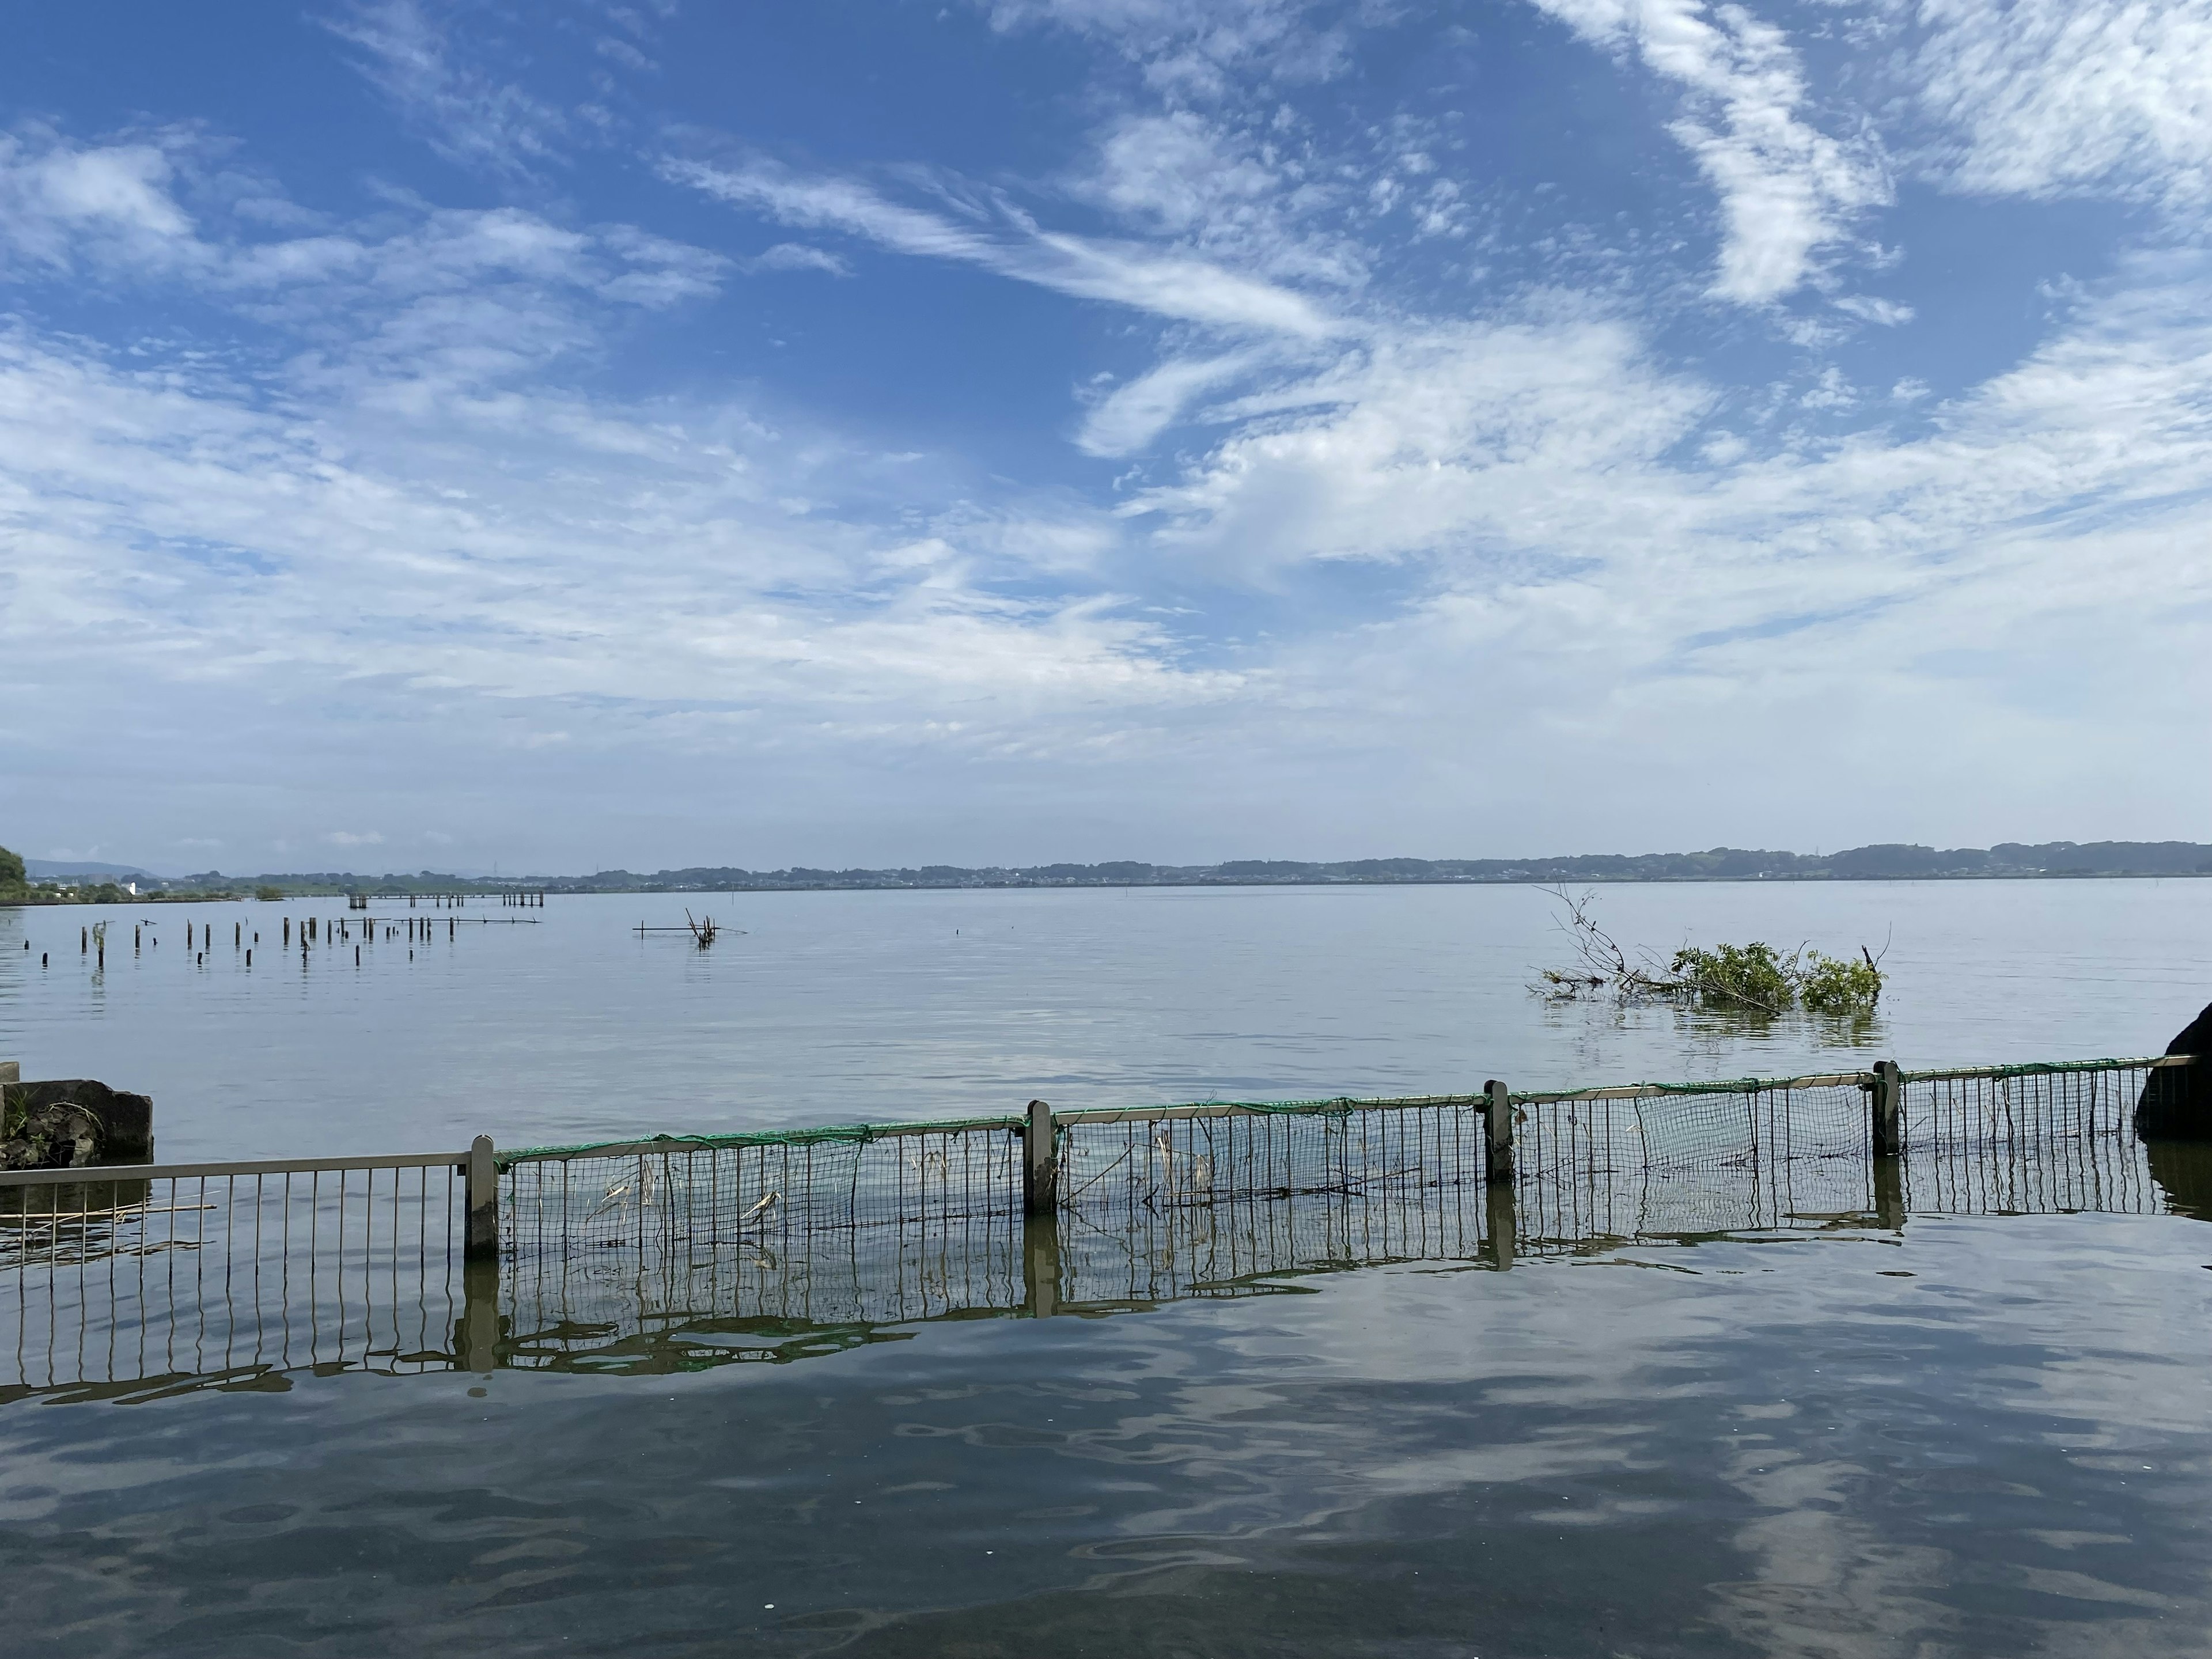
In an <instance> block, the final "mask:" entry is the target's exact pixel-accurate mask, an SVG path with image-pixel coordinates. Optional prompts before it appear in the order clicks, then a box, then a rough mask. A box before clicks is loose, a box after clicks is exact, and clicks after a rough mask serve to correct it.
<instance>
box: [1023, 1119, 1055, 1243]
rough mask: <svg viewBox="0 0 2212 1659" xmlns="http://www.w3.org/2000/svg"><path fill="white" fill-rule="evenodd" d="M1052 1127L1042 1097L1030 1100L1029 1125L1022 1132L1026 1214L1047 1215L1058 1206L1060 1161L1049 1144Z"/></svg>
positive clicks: (1024, 1208)
mask: <svg viewBox="0 0 2212 1659" xmlns="http://www.w3.org/2000/svg"><path fill="white" fill-rule="evenodd" d="M1055 1133H1056V1126H1055V1125H1054V1122H1053V1121H1052V1108H1051V1107H1049V1106H1048V1105H1046V1104H1045V1103H1044V1102H1042V1100H1033V1101H1031V1102H1030V1121H1029V1127H1027V1128H1026V1129H1025V1130H1024V1132H1023V1134H1022V1209H1023V1212H1024V1213H1025V1214H1029V1215H1050V1214H1051V1213H1052V1212H1054V1210H1056V1209H1058V1208H1059V1207H1060V1190H1059V1188H1060V1160H1059V1158H1057V1157H1055V1156H1054V1152H1055V1151H1056V1149H1055V1147H1054V1145H1053V1141H1054V1134H1055Z"/></svg>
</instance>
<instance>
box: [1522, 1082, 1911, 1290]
mask: <svg viewBox="0 0 2212 1659" xmlns="http://www.w3.org/2000/svg"><path fill="white" fill-rule="evenodd" d="M1867 1113H1868V1104H1867V1094H1866V1091H1865V1089H1864V1088H1863V1086H1862V1085H1859V1084H1858V1083H1857V1081H1856V1080H1852V1081H1832V1080H1812V1081H1807V1082H1784V1083H1777V1084H1768V1085H1758V1086H1746V1087H1744V1088H1741V1089H1699V1090H1695V1091H1689V1090H1680V1089H1665V1090H1658V1089H1655V1090H1651V1091H1647V1092H1638V1093H1634V1094H1629V1095H1626V1096H1623V1095H1619V1094H1611V1095H1607V1096H1599V1097H1589V1096H1583V1097H1545V1096H1528V1097H1516V1104H1515V1107H1514V1116H1515V1124H1514V1139H1515V1149H1514V1166H1515V1172H1516V1188H1517V1193H1516V1196H1517V1200H1518V1205H1519V1209H1520V1228H1521V1242H1522V1245H1523V1246H1524V1248H1530V1249H1542V1248H1545V1247H1546V1246H1547V1245H1549V1246H1572V1245H1577V1244H1582V1243H1591V1242H1595V1241H1601V1240H1604V1239H1607V1238H1627V1237H1656V1236H1682V1235H1692V1234H1703V1233H1718V1232H1727V1231H1742V1230H1747V1229H1762V1228H1773V1227H1787V1226H1796V1225H1826V1223H1828V1222H1829V1221H1831V1220H1833V1219H1835V1218H1838V1217H1844V1216H1850V1215H1856V1214H1859V1213H1862V1212H1870V1211H1871V1210H1872V1209H1873V1207H1874V1204H1875V1194H1874V1186H1873V1177H1872V1166H1871V1160H1870V1158H1869V1150H1868V1127H1867V1126H1868V1117H1867Z"/></svg>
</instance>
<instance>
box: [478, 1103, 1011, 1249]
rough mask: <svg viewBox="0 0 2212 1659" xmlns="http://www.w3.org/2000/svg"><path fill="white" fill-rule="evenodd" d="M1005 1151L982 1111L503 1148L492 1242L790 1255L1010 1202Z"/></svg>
mask: <svg viewBox="0 0 2212 1659" xmlns="http://www.w3.org/2000/svg"><path fill="white" fill-rule="evenodd" d="M1019 1153H1020V1142H1019V1141H1018V1139H1016V1138H1015V1137H1014V1136H1013V1135H1012V1133H1009V1132H1008V1131H1007V1130H1006V1128H1005V1127H1003V1126H1001V1125H996V1124H994V1125H993V1126H991V1127H983V1128H973V1127H951V1128H947V1129H944V1130H931V1131H927V1132H921V1133H903V1132H902V1133H896V1134H886V1135H883V1136H879V1137H878V1136H870V1135H866V1134H865V1133H855V1134H852V1135H840V1136H834V1137H832V1136H824V1135H810V1136H805V1137H799V1136H794V1137H792V1138H790V1139H782V1140H779V1139H772V1138H770V1137H768V1136H761V1137H757V1138H748V1139H744V1140H743V1141H734V1140H733V1141H730V1142H722V1143H716V1142H704V1141H702V1142H699V1143H696V1144H687V1143H684V1142H676V1143H672V1144H671V1146H667V1147H665V1148H660V1147H647V1148H641V1149H624V1150H622V1151H620V1152H577V1153H574V1154H562V1155H550V1156H547V1155H537V1154H529V1153H524V1154H516V1155H511V1156H509V1157H507V1158H504V1159H503V1160H502V1162H503V1163H504V1164H506V1166H507V1167H506V1170H505V1172H504V1175H503V1176H502V1179H501V1204H500V1216H501V1242H502V1243H503V1245H504V1246H505V1248H506V1249H507V1253H508V1254H511V1255H529V1254H532V1253H540V1252H544V1251H554V1252H562V1251H567V1250H571V1249H583V1250H587V1251H588V1250H613V1251H625V1252H629V1253H631V1254H633V1255H639V1256H641V1257H642V1256H652V1255H656V1254H659V1253H665V1252H672V1251H678V1250H679V1249H685V1248H698V1247H726V1248H736V1247H738V1246H743V1245H751V1246H765V1247H769V1248H772V1249H780V1250H781V1251H783V1252H785V1253H787V1254H797V1255H804V1254H805V1252H804V1251H803V1250H801V1249H799V1241H801V1240H804V1239H805V1238H808V1237H811V1236H813V1235H816V1234H823V1233H830V1234H835V1233H842V1232H846V1231H852V1230H854V1229H856V1228H869V1227H886V1226H896V1225H902V1224H921V1225H927V1223H929V1222H931V1221H933V1220H934V1219H939V1218H951V1217H972V1216H990V1215H1010V1214H1015V1213H1018V1212H1019V1211H1020V1209H1021V1204H1022V1192H1021V1166H1020V1162H1019Z"/></svg>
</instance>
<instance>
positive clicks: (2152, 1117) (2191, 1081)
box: [2136, 1003, 2212, 1140]
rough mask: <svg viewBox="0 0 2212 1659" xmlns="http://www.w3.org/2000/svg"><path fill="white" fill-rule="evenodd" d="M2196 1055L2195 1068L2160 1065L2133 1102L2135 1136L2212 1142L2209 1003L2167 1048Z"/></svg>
mask: <svg viewBox="0 0 2212 1659" xmlns="http://www.w3.org/2000/svg"><path fill="white" fill-rule="evenodd" d="M2166 1053H2168V1054H2196V1055H2197V1056H2198V1057H2199V1058H2198V1063H2197V1064H2196V1065H2194V1066H2160V1067H2159V1068H2158V1070H2156V1071H2154V1072H2153V1073H2151V1074H2150V1077H2149V1079H2148V1080H2147V1081H2146V1082H2145V1083H2144V1084H2143V1090H2142V1097H2140V1098H2139V1099H2137V1101H2136V1133H2137V1134H2138V1135H2141V1136H2142V1138H2143V1139H2146V1140H2154V1139H2167V1140H2212V1003H2207V1004H2206V1005H2205V1006H2204V1011H2203V1012H2202V1013H2200V1014H2198V1015H2197V1018H2195V1019H2192V1020H2191V1021H2190V1022H2189V1024H2187V1025H2185V1026H2184V1027H2183V1028H2182V1030H2181V1031H2180V1032H2179V1035H2177V1036H2175V1037H2174V1039H2173V1041H2172V1042H2169V1043H2167V1044H2166Z"/></svg>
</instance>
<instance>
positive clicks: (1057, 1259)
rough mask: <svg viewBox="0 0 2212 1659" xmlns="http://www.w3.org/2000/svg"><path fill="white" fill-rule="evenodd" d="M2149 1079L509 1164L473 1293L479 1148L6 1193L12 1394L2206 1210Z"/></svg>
mask: <svg viewBox="0 0 2212 1659" xmlns="http://www.w3.org/2000/svg"><path fill="white" fill-rule="evenodd" d="M2149 1065H2150V1062H2147V1061H2129V1062H2101V1063H2099V1064H2097V1065H2094V1066H2075V1067H2008V1068H1984V1069H1980V1070H1975V1071H1972V1072H1946V1073H1905V1074H1902V1077H1901V1082H1900V1086H1899V1091H1898V1103H1899V1107H1900V1118H1901V1123H1900V1131H1901V1132H1900V1135H1899V1139H1900V1141H1901V1143H1902V1147H1903V1151H1904V1153H1905V1155H1904V1156H1903V1157H1901V1158H1876V1157H1874V1156H1872V1155H1871V1154H1870V1152H1869V1113H1870V1111H1874V1110H1878V1108H1877V1106H1876V1105H1875V1102H1876V1101H1877V1100H1878V1098H1879V1087H1880V1084H1879V1079H1876V1078H1875V1077H1874V1076H1873V1075H1871V1074H1859V1073H1846V1074H1838V1075H1834V1076H1828V1077H1820V1078H1801V1079H1786V1080H1782V1081H1778V1082H1767V1083H1757V1084H1753V1083H1737V1084H1719V1085H1674V1086H1662V1085H1636V1086H1632V1087H1629V1088H1623V1089H1611V1090H1595V1091H1578V1092H1574V1093H1562V1094H1519V1095H1513V1096H1511V1097H1510V1111H1511V1114H1512V1135H1513V1143H1514V1158H1513V1161H1512V1178H1511V1179H1510V1181H1499V1182H1492V1181H1489V1180H1487V1179H1486V1176H1488V1175H1489V1174H1490V1173H1491V1168H1490V1165H1489V1164H1488V1163H1487V1161H1486V1152H1485V1148H1486V1117H1485V1112H1486V1108H1487V1105H1488V1103H1487V1101H1486V1097H1483V1096H1445V1097H1428V1098H1423V1099H1418V1100H1407V1101H1400V1102H1393V1103H1375V1102H1368V1103H1355V1102H1316V1103H1301V1104H1297V1105H1294V1106H1289V1107H1280V1106H1272V1107H1232V1106H1222V1105H1201V1106H1192V1107H1179V1108H1164V1109H1149V1110H1133V1111H1129V1112H1088V1113H1078V1114H1069V1115H1066V1117H1065V1118H1063V1119H1062V1120H1060V1125H1059V1127H1058V1131H1057V1133H1056V1135H1055V1138H1054V1151H1055V1152H1056V1155H1057V1156H1056V1160H1055V1164H1054V1170H1053V1172H1052V1182H1053V1190H1054V1193H1055V1194H1056V1197H1057V1200H1058V1210H1057V1213H1056V1215H1051V1216H1037V1215H1026V1216H1025V1215H1024V1188H1023V1165H1024V1143H1023V1140H1022V1139H1021V1134H1020V1129H1021V1126H1022V1121H1021V1120H1018V1119H991V1120H981V1121H972V1122H969V1123H965V1124H957V1125H932V1126H906V1127H896V1128H890V1129H876V1130H834V1131H818V1132H808V1133H802V1134H799V1135H787V1136H775V1135H761V1136H738V1137H722V1138H717V1139H714V1140H711V1141H710V1140H671V1139H655V1140H652V1141H645V1142H635V1143H628V1144H625V1145H622V1146H598V1147H592V1148H587V1149H586V1148H577V1149H565V1150H564V1149H546V1150H545V1151H544V1152H521V1153H510V1154H507V1155H504V1156H503V1157H502V1158H501V1162H502V1164H504V1166H505V1167H504V1169H503V1170H502V1172H501V1175H500V1176H499V1188H500V1194H499V1195H500V1244H501V1248H500V1249H499V1251H498V1252H497V1255H495V1257H494V1258H492V1259H489V1260H485V1261H477V1262H471V1263H469V1264H467V1265H466V1267H464V1263H463V1261H462V1235H463V1231H464V1219H463V1218H464V1214H465V1194H464V1192H463V1186H462V1181H461V1179H460V1176H459V1171H458V1170H457V1168H456V1165H457V1164H458V1163H459V1161H460V1159H461V1158H462V1157H463V1155H461V1154H443V1155H435V1156H425V1157H423V1158H415V1159H410V1160H385V1161H383V1162H381V1163H378V1164H376V1165H375V1167H374V1168H364V1167H358V1166H357V1167H356V1168H354V1169H350V1170H334V1169H331V1168H330V1167H329V1166H323V1167H322V1168H320V1169H319V1170H305V1169H302V1170H295V1171H292V1172H289V1173H285V1174H281V1175H278V1174H272V1173H268V1172H266V1171H267V1170H268V1169H269V1168H270V1166H264V1173H262V1174H260V1175H258V1176H246V1175H221V1176H218V1175H206V1174H203V1175H200V1176H190V1175H179V1174H173V1173H172V1174H163V1175H160V1176H155V1172H153V1171H149V1172H148V1176H155V1178H151V1179H149V1178H147V1176H137V1177H131V1176H123V1175H121V1174H119V1173H118V1176H116V1177H114V1178H113V1179H112V1180H107V1181H103V1182H97V1183H91V1182H83V1181H82V1179H78V1178H74V1177H69V1178H66V1179H65V1178H64V1173H63V1172H55V1173H53V1174H50V1175H47V1176H43V1177H40V1178H41V1179H43V1180H45V1181H46V1182H47V1184H46V1185H44V1186H9V1185H6V1184H4V1183H5V1182H15V1181H21V1180H24V1179H26V1177H23V1176H0V1249H5V1251H6V1252H7V1254H6V1255H4V1256H0V1261H4V1263H5V1264H6V1267H8V1268H9V1269H11V1271H7V1272H5V1273H0V1297H5V1296H6V1294H7V1292H8V1291H9V1288H10V1286H12V1292H13V1306H12V1308H11V1307H9V1306H8V1305H7V1304H6V1303H5V1301H0V1319H9V1318H10V1317H11V1316H12V1323H13V1326H14V1331H13V1336H14V1340H13V1341H12V1343H10V1344H9V1346H8V1348H6V1349H4V1350H0V1352H6V1353H8V1354H9V1355H11V1357H12V1368H13V1370H14V1371H15V1376H14V1377H13V1378H12V1379H11V1378H9V1377H7V1376H5V1374H4V1373H0V1385H10V1386H9V1391H10V1392H12V1393H14V1394H17V1395H20V1394H22V1393H24V1392H27V1391H31V1392H47V1391H55V1392H60V1393H63V1394H66V1393H67V1392H68V1391H69V1390H70V1389H76V1390H78V1391H80V1392H82V1390H83V1389H88V1388H89V1389H95V1390H98V1391H106V1392H113V1393H118V1394H124V1395H136V1394H144V1393H146V1392H149V1391H151V1392H158V1391H161V1389H168V1388H185V1387H194V1386H201V1387H204V1386H218V1387H240V1386H257V1385H258V1386H281V1385H282V1383H281V1378H282V1376H283V1372H284V1371H286V1370H291V1369H297V1368H301V1367H312V1368H315V1369H318V1370H327V1369H332V1368H339V1369H343V1368H356V1369H357V1368H369V1369H380V1370H407V1369H424V1368H429V1369H436V1368H446V1367H459V1368H464V1369H469V1370H489V1369H491V1368H493V1367H494V1366H509V1367H522V1368H534V1369H549V1370H639V1371H663V1370H685V1369H696V1368H700V1367H705V1366H711V1365H715V1364H728V1363H732V1362H736V1361H744V1360H788V1359H793V1358H803V1357H806V1356H808V1355H812V1354H817V1353H821V1352H829V1351H834V1350H836V1349H838V1348H842V1347H848V1346H854V1345H855V1344H858V1343H862V1342H869V1341H878V1340H896V1338H897V1337H898V1336H900V1335H901V1334H903V1333H902V1332H901V1331H900V1330H899V1328H900V1327H904V1326H910V1325H913V1324H915V1323H917V1322H926V1321H931V1320H941V1319H958V1318H973V1317H981V1316H1006V1315H1020V1314H1028V1315H1032V1316H1045V1315H1053V1314H1069V1313H1075V1314H1103V1313H1108V1312H1112V1311H1115V1310H1126V1309H1131V1308H1138V1307H1145V1306H1149V1305H1153V1304H1159V1303H1164V1302H1168V1301H1172V1300H1176V1299H1179V1298H1184V1297H1236V1296H1244V1295H1254V1294H1261V1293H1267V1292H1269V1291H1280V1290H1282V1289H1285V1288H1287V1287H1288V1286H1289V1285H1291V1283H1292V1282H1293V1281H1294V1279H1296V1278H1297V1277H1298V1276H1301V1275H1310V1274H1314V1273H1327V1272H1331V1271H1334V1270H1336V1269H1340V1268H1345V1267H1357V1266H1363V1265H1377V1264H1387V1263H1418V1262H1436V1263H1440V1264H1453V1265H1459V1264H1479V1265H1483V1266H1488V1267H1510V1265H1511V1264H1512V1263H1513V1262H1514V1261H1516V1259H1517V1258H1520V1257H1526V1256H1531V1255H1565V1254H1575V1253H1586V1252H1590V1251H1595V1250H1601V1249H1607V1248H1612V1247H1613V1246H1616V1245H1619V1244H1620V1243H1626V1242H1633V1241H1637V1240H1667V1239H1695V1238H1699V1237H1711V1236H1715V1235H1720V1234H1741V1233H1745V1232H1761V1231H1790V1230H1808V1229H1809V1230H1820V1229H1832V1228H1837V1227H1843V1228H1852V1229H1860V1228H1889V1229H1894V1228H1898V1227H1900V1226H1902V1225H1905V1218H1906V1217H1907V1215H1908V1214H1909V1213H1914V1212H1918V1213H1929V1212H1953V1213H1959V1212H1963V1213H1987V1212H2065V1211H2076V1210H2100V1211H2108V1212H2129V1213H2153V1212H2159V1211H2160V1210H2162V1209H2166V1208H2169V1207H2174V1206H2175V1205H2176V1203H2177V1202H2178V1203H2179V1206H2180V1207H2183V1208H2191V1206H2193V1205H2195V1204H2199V1203H2201V1202H2202V1201H2203V1197H2204V1195H2203V1194H2194V1191H2193V1188H2191V1191H2189V1192H2181V1190H2180V1189H2181V1188H2183V1187H2186V1186H2188V1184H2189V1183H2190V1182H2198V1177H2197V1175H2196V1174H2194V1173H2193V1171H2195V1170H2196V1169H2197V1163H2198V1162H2207V1163H2212V1159H2199V1160H2195V1161H2192V1160H2191V1158H2190V1157H2189V1156H2188V1155H2187V1154H2186V1153H2185V1152H2177V1151H2176V1150H2175V1149H2174V1148H2173V1147H2172V1146H2170V1145H2166V1146H2164V1147H2163V1150H2161V1146H2159V1145H2154V1146H2150V1147H2148V1148H2146V1147H2145V1146H2143V1145H2142V1144H2141V1143H2139V1142H2138V1141H2137V1140H2136V1137H2135V1134H2134V1133H2133V1129H2132V1127H2131V1112H2132V1107H2133V1103H2134V1102H2135V1100H2136V1098H2137V1097H2138V1096H2139V1095H2140V1093H2141V1091H2142V1086H2143V1082H2144V1079H2145V1078H2146V1077H2147V1076H2148V1074H2149V1073H2148V1066H2149ZM2161 1159H2163V1160H2164V1162H2163V1163H2161ZM359 1162H360V1163H361V1164H368V1163H374V1162H375V1161H373V1160H362V1161H359ZM2177 1172H2179V1173H2177ZM2154 1177H2155V1178H2154ZM2162 1183H2163V1184H2162ZM2198 1184H2203V1183H2202V1182H2198ZM2177 1193H2179V1198H2178V1199H2177V1196H2176V1194H2177Z"/></svg>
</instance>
